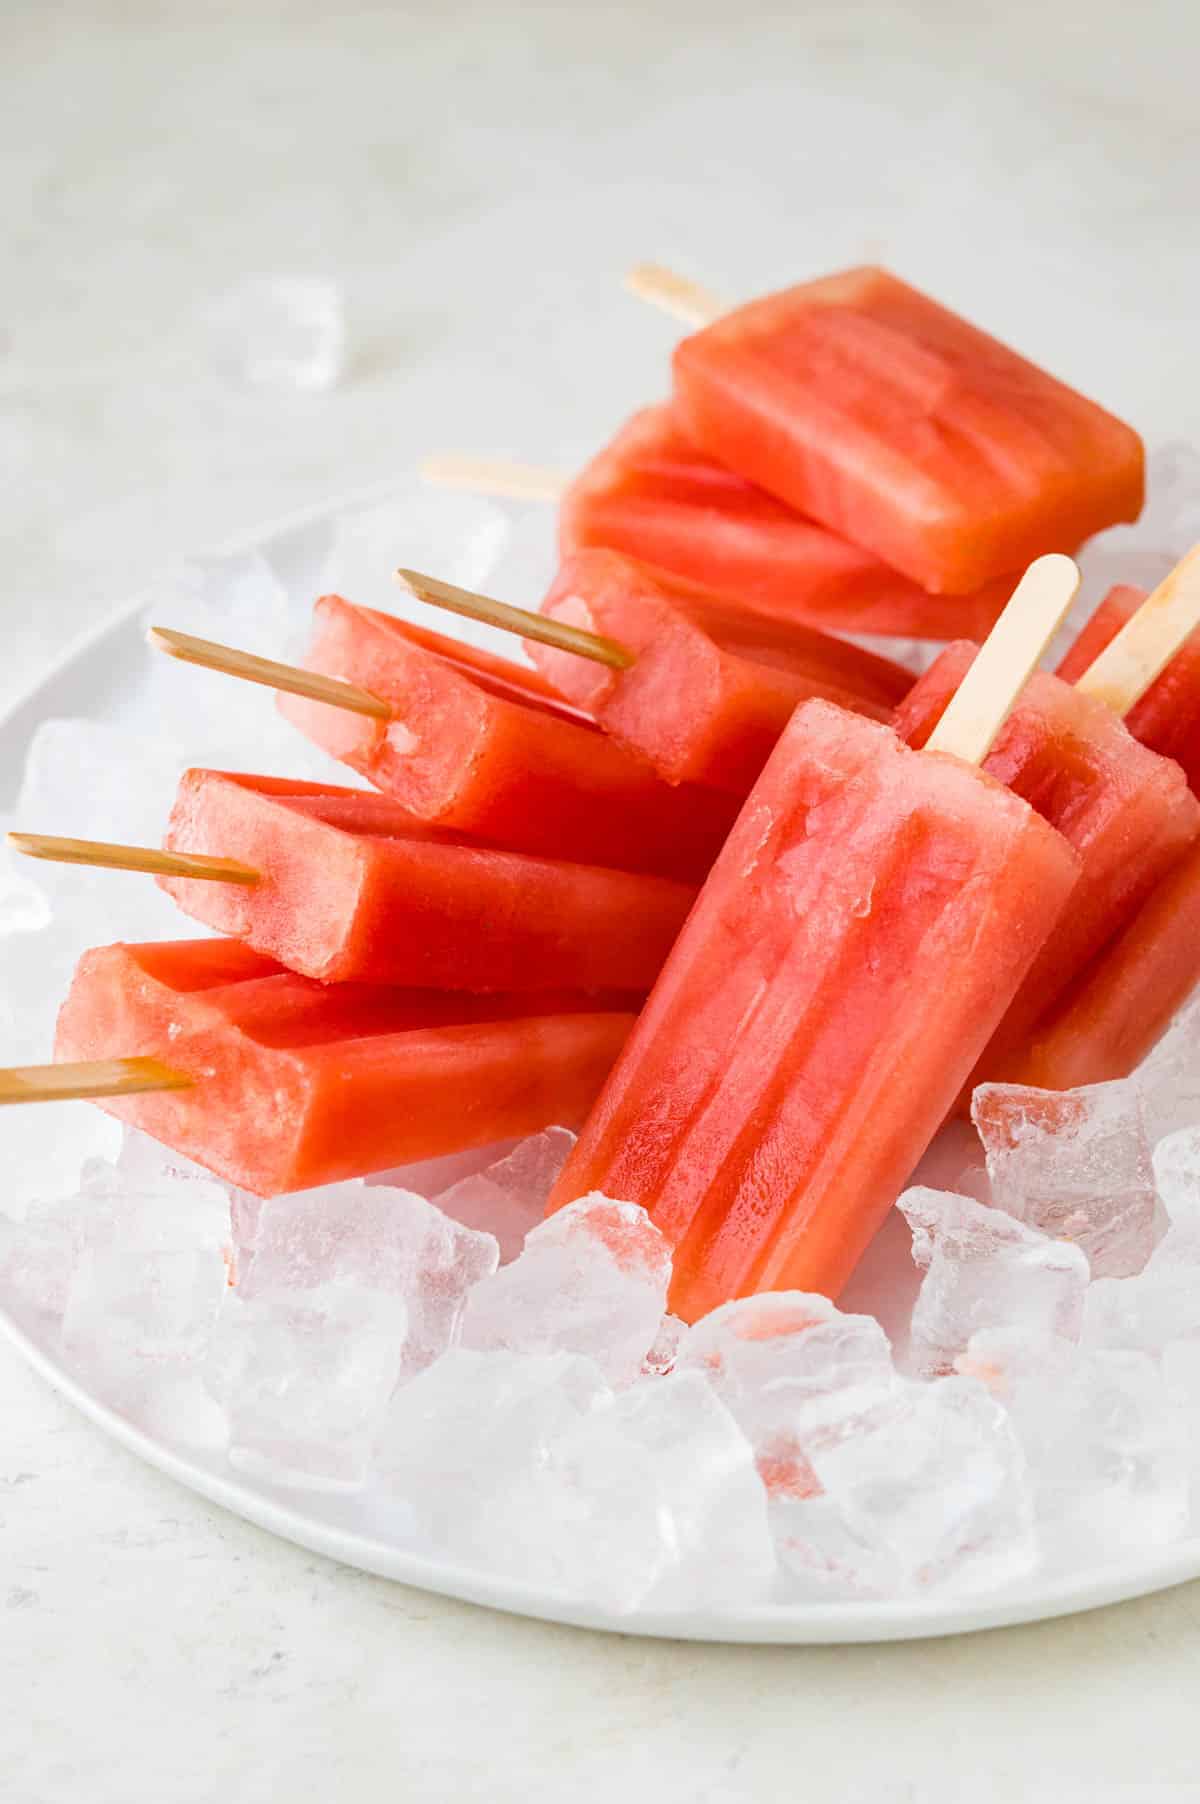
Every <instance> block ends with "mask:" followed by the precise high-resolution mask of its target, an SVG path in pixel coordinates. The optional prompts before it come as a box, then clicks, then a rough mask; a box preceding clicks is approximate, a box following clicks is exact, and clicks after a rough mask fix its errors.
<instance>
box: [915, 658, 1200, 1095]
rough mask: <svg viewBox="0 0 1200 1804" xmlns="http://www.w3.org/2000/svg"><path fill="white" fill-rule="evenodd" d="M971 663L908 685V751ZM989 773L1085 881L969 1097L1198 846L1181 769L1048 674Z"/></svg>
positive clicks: (949, 665)
mask: <svg viewBox="0 0 1200 1804" xmlns="http://www.w3.org/2000/svg"><path fill="white" fill-rule="evenodd" d="M976 655H977V649H976V647H975V646H973V645H968V644H956V645H951V646H948V647H947V648H946V650H945V651H944V652H943V653H942V655H941V657H940V658H939V659H938V660H937V662H936V663H935V664H933V665H932V666H931V667H930V669H929V670H928V671H927V672H926V673H925V675H924V676H923V677H922V678H921V679H920V681H919V682H918V683H917V684H916V685H915V687H914V688H913V690H912V692H911V694H910V695H909V696H908V698H907V699H906V700H905V701H904V702H903V703H902V704H901V707H900V709H899V710H898V713H897V716H896V730H897V732H898V733H899V734H900V736H901V738H903V739H904V740H905V741H906V742H907V743H908V744H910V745H915V746H921V745H924V744H925V742H926V740H927V739H928V737H929V734H930V732H931V731H932V730H933V728H934V725H935V723H936V722H937V721H938V720H939V719H940V718H941V716H942V714H943V711H944V709H945V708H946V706H947V705H948V703H949V701H950V698H951V697H952V696H953V695H954V694H955V693H956V692H957V690H958V687H959V685H960V683H961V682H962V680H963V678H964V677H965V675H966V673H967V672H968V671H969V670H970V669H971V667H972V665H973V663H974V660H975V657H976ZM984 768H985V769H986V770H987V771H988V772H989V773H990V774H991V775H992V776H994V777H995V778H996V779H997V781H999V782H1001V783H1004V784H1006V785H1007V786H1008V787H1009V788H1010V789H1012V790H1014V791H1015V793H1016V794H1018V795H1020V796H1023V797H1024V798H1025V800H1026V801H1027V802H1029V803H1030V804H1031V806H1033V807H1034V808H1036V809H1037V811H1038V813H1039V814H1041V815H1042V816H1043V817H1044V819H1046V820H1047V821H1049V822H1050V824H1051V825H1052V826H1054V827H1056V828H1057V829H1058V830H1059V832H1060V833H1062V834H1063V835H1064V837H1065V838H1066V839H1067V840H1068V841H1069V842H1070V844H1071V846H1072V847H1073V849H1074V850H1075V852H1076V854H1077V855H1078V857H1079V860H1080V881H1079V886H1078V889H1077V891H1076V893H1075V896H1074V897H1073V898H1072V903H1071V907H1070V908H1069V909H1068V910H1067V911H1066V912H1065V913H1064V914H1063V916H1062V917H1061V918H1060V920H1059V922H1058V924H1057V926H1056V927H1055V929H1054V931H1053V932H1052V933H1051V934H1050V935H1049V937H1048V938H1047V940H1046V943H1045V945H1044V946H1043V947H1042V950H1041V952H1040V953H1039V955H1038V957H1037V959H1036V960H1035V961H1034V964H1033V966H1032V968H1031V970H1030V972H1029V975H1028V977H1027V978H1026V980H1025V982H1024V983H1023V984H1022V986H1021V989H1020V991H1019V992H1018V994H1017V995H1016V996H1015V997H1014V998H1013V1001H1012V1003H1011V1005H1010V1007H1009V1009H1008V1010H1007V1012H1006V1014H1005V1018H1004V1020H1003V1022H1002V1023H1001V1024H1000V1026H999V1027H998V1029H997V1031H996V1033H995V1034H994V1035H993V1037H992V1039H991V1041H990V1042H989V1044H988V1046H987V1048H986V1049H985V1051H984V1052H983V1054H982V1056H981V1058H980V1060H979V1063H978V1065H977V1067H976V1069H975V1070H974V1072H973V1073H972V1075H971V1080H970V1082H971V1085H972V1086H974V1084H976V1083H981V1082H983V1081H985V1080H986V1079H989V1078H993V1077H997V1076H998V1075H999V1073H1000V1072H1001V1071H1002V1070H1006V1069H1007V1067H1008V1064H1009V1062H1010V1060H1011V1059H1012V1058H1013V1057H1014V1056H1015V1055H1016V1053H1017V1050H1018V1049H1019V1048H1020V1047H1021V1046H1022V1045H1023V1043H1024V1041H1025V1040H1026V1038H1027V1037H1028V1035H1029V1034H1030V1032H1031V1031H1032V1030H1033V1028H1034V1024H1035V1023H1036V1022H1037V1021H1038V1020H1039V1018H1040V1017H1041V1016H1042V1015H1043V1014H1045V1013H1046V1012H1047V1010H1049V1009H1050V1008H1051V1006H1052V1005H1053V1004H1054V1003H1055V1001H1056V1000H1057V998H1058V997H1059V996H1060V995H1061V994H1062V993H1063V991H1064V990H1066V989H1067V988H1068V987H1069V986H1070V985H1071V984H1072V983H1073V982H1074V981H1075V979H1076V978H1077V977H1078V976H1079V974H1080V973H1081V972H1082V971H1083V970H1084V968H1085V967H1086V966H1087V965H1088V964H1089V962H1090V961H1091V960H1092V959H1093V958H1094V957H1095V955H1096V954H1097V953H1098V952H1099V951H1100V950H1101V948H1102V947H1103V946H1104V945H1105V943H1106V942H1107V941H1108V940H1109V939H1111V938H1112V937H1113V935H1114V934H1117V933H1119V932H1120V931H1121V930H1122V928H1123V927H1124V926H1125V925H1126V924H1127V923H1128V922H1129V921H1130V920H1131V919H1132V918H1133V917H1134V915H1135V914H1136V913H1137V912H1138V910H1139V909H1140V908H1141V906H1142V904H1143V903H1144V902H1145V901H1146V900H1147V898H1148V897H1149V896H1150V895H1151V893H1152V892H1153V890H1154V889H1155V887H1156V885H1157V884H1158V883H1160V882H1161V881H1162V879H1163V878H1164V877H1165V876H1166V875H1167V873H1168V872H1169V871H1170V870H1172V869H1173V867H1174V866H1175V865H1176V864H1177V863H1178V861H1179V860H1180V858H1181V857H1183V855H1184V854H1185V853H1186V852H1187V850H1188V849H1189V847H1190V846H1191V845H1192V844H1193V843H1194V842H1195V840H1196V839H1197V836H1198V835H1200V805H1198V804H1197V802H1196V799H1195V797H1194V796H1193V795H1192V794H1191V792H1190V790H1189V789H1188V785H1187V781H1186V778H1185V777H1184V774H1183V772H1182V771H1181V770H1180V769H1179V767H1178V765H1176V764H1174V763H1172V762H1171V761H1170V760H1169V759H1166V758H1161V757H1159V756H1158V755H1157V754H1156V753H1154V752H1151V751H1149V750H1148V749H1147V748H1146V747H1145V746H1143V745H1140V744H1139V743H1138V742H1137V741H1136V740H1135V739H1134V738H1133V737H1132V736H1131V734H1130V733H1129V732H1128V731H1127V730H1126V728H1125V727H1124V725H1123V724H1122V722H1121V721H1120V719H1119V718H1118V717H1117V715H1115V714H1114V713H1113V712H1112V710H1111V709H1110V708H1108V707H1107V706H1105V704H1104V703H1102V702H1098V701H1094V700H1092V699H1091V698H1090V697H1089V696H1086V695H1083V694H1081V693H1080V692H1079V691H1078V690H1077V689H1074V688H1072V687H1071V686H1070V685H1069V684H1067V683H1064V682H1063V681H1062V680H1061V679H1060V678H1059V677H1055V676H1051V675H1049V674H1048V673H1045V672H1041V673H1039V674H1037V675H1035V676H1034V677H1032V678H1031V679H1030V681H1029V683H1028V684H1027V685H1026V688H1025V690H1024V692H1023V694H1022V696H1021V699H1020V702H1019V704H1018V705H1017V707H1016V708H1014V710H1013V712H1012V714H1011V715H1010V716H1009V719H1008V721H1007V722H1006V723H1005V726H1004V728H1003V730H1002V732H1001V733H1000V735H999V737H998V738H997V740H996V743H995V745H994V746H993V748H992V750H991V752H990V753H989V754H988V757H987V760H986V763H985V767H984Z"/></svg>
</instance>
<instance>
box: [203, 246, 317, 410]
mask: <svg viewBox="0 0 1200 1804" xmlns="http://www.w3.org/2000/svg"><path fill="white" fill-rule="evenodd" d="M208 325H209V330H210V333H211V336H212V339H213V345H214V350H215V353H216V356H217V359H218V361H219V364H220V366H221V368H222V370H223V372H224V373H225V374H226V375H227V376H228V377H230V378H232V379H233V380H235V381H238V382H243V383H246V384H248V385H249V386H250V387H253V388H274V389H290V390H293V391H296V390H299V391H306V390H323V389H330V388H333V387H335V386H336V384H337V383H338V382H339V381H340V380H341V376H342V372H343V369H344V367H345V361H346V324H345V317H344V306H343V301H342V292H341V289H340V288H339V287H338V285H337V283H336V282H331V281H328V280H326V279H324V278H323V277H319V276H288V275H278V276H266V275H264V276H251V277H248V278H247V279H246V280H245V281H243V282H240V283H238V285H237V286H236V287H235V288H233V289H231V290H230V291H229V292H228V293H227V294H225V295H223V296H222V297H221V299H220V300H218V301H216V302H215V303H214V304H213V305H212V306H211V307H210V308H209V310H208Z"/></svg>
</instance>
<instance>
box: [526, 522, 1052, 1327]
mask: <svg viewBox="0 0 1200 1804" xmlns="http://www.w3.org/2000/svg"><path fill="white" fill-rule="evenodd" d="M1077 581H1078V578H1077V573H1076V572H1075V571H1074V566H1073V565H1071V564H1070V562H1069V560H1067V559H1065V558H1047V559H1042V560H1040V561H1039V563H1038V564H1036V565H1034V566H1033V568H1032V569H1031V571H1030V572H1029V573H1028V574H1027V576H1026V578H1025V579H1024V580H1023V582H1022V584H1021V585H1020V587H1019V589H1018V592H1017V594H1016V595H1015V596H1014V598H1013V600H1012V602H1011V603H1010V606H1009V608H1008V609H1007V610H1006V612H1005V614H1004V616H1003V617H1002V619H1001V621H1000V623H999V625H998V626H997V628H996V630H995V632H994V633H993V634H992V636H991V639H990V640H989V643H988V654H987V656H985V657H983V658H981V659H980V660H979V662H978V664H977V665H976V669H975V672H974V673H973V680H972V682H971V683H970V684H965V685H964V686H963V688H962V689H961V690H960V691H959V695H958V698H957V700H956V705H955V708H954V710H953V711H952V712H948V713H947V715H946V717H945V719H944V721H943V723H942V727H941V730H940V733H939V735H938V736H937V737H936V738H935V740H934V741H932V742H931V749H928V750H926V751H923V752H922V751H914V750H912V749H910V748H909V747H907V746H905V745H904V744H903V742H902V741H901V740H900V739H899V738H898V737H897V736H896V734H895V733H894V732H892V731H891V729H890V728H888V727H883V726H880V725H878V724H877V723H875V722H873V721H867V720H864V719H862V718H861V717H858V716H855V715H851V714H847V713H845V712H843V711H842V710H840V709H838V708H835V707H833V706H831V705H830V704H828V703H826V702H820V701H813V702H808V703H805V704H804V705H803V706H802V707H800V708H799V709H798V710H797V711H796V713H795V715H794V716H793V718H792V720H791V722H790V724H789V726H788V727H787V729H786V731H785V732H784V734H783V735H782V737H781V738H780V740H779V743H778V745H777V746H776V748H775V751H774V753H773V754H772V757H771V759H770V761H769V763H768V764H767V766H766V769H765V770H764V771H763V773H762V776H761V777H760V778H759V781H758V783H757V784H756V785H755V788H754V790H753V791H752V793H751V795H750V797H749V799H748V800H747V802H746V805H745V807H744V809H743V811H742V813H741V815H740V817H739V819H738V823H737V826H736V827H735V829H734V831H733V833H732V834H731V836H730V838H729V841H728V842H727V844H726V846H725V849H724V851H723V853H722V855H721V857H720V859H719V860H718V861H717V864H716V865H715V866H714V868H713V871H712V874H711V875H710V877H709V879H708V881H707V883H706V884H705V886H704V888H703V890H702V891H701V894H700V898H699V900H698V902H697V904H696V907H695V908H694V910H693V911H692V914H691V915H690V917H689V919H688V923H687V925H686V927H685V928H684V930H683V933H682V934H681V935H680V938H679V939H678V941H677V942H676V945H675V948H674V950H673V952H672V953H671V956H670V958H669V959H668V960H667V963H666V965H665V967H664V969H663V973H662V975H661V977H660V978H659V980H658V983H657V984H656V985H655V988H654V990H653V991H652V992H651V995H650V1000H649V1002H648V1003H647V1005H646V1008H645V1010H644V1011H643V1013H642V1015H641V1017H640V1018H639V1021H638V1025H637V1027H636V1028H635V1030H634V1032H633V1034H632V1035H631V1037H630V1040H629V1042H628V1044H627V1046H626V1049H625V1051H624V1053H623V1054H622V1056H621V1058H620V1059H619V1060H618V1062H617V1065H616V1067H615V1068H614V1070H613V1073H612V1076H611V1077H610V1078H609V1080H608V1083H607V1084H606V1086H605V1088H604V1090H603V1092H602V1093H601V1096H600V1099H599V1101H598V1102H597V1104H596V1107H595V1108H594V1110H593V1111H592V1114H591V1115H590V1117H589V1119H588V1121H587V1124H586V1125H585V1127H584V1130H583V1134H582V1136H581V1138H580V1141H579V1143H578V1145H577V1147H576V1148H575V1151H574V1153H573V1154H572V1155H571V1157H570V1159H569V1160H568V1163H567V1166H566V1168H565V1170H564V1172H563V1174H562V1177H561V1179H560V1180H559V1183H558V1185H557V1186H556V1189H555V1191H554V1193H553V1196H552V1198H551V1207H552V1208H557V1207H561V1206H563V1205H565V1204H567V1203H569V1202H570V1201H572V1200H573V1199H574V1198H575V1197H577V1196H580V1195H582V1194H584V1193H585V1192H587V1191H589V1190H592V1189H599V1190H603V1191H604V1192H605V1193H606V1194H608V1195H610V1196H616V1197H621V1198H623V1199H626V1200H630V1201H634V1202H639V1203H642V1204H643V1205H644V1206H645V1207H646V1208H647V1209H648V1210H649V1212H650V1214H651V1216H652V1218H653V1219H654V1220H655V1222H656V1223H657V1224H658V1226H659V1227H660V1228H661V1229H662V1231H663V1232H664V1233H665V1234H666V1235H667V1237H668V1239H670V1240H671V1241H672V1242H673V1244H674V1246H675V1281H674V1290H673V1293H672V1308H673V1309H674V1310H675V1311H676V1312H677V1313H679V1314H680V1315H682V1316H683V1317H684V1318H685V1319H686V1320H695V1319H696V1318H697V1317H698V1316H700V1315H702V1314H704V1313H705V1312H706V1311H708V1310H709V1309H711V1308H713V1307H715V1306H716V1305H718V1304H719V1303H722V1302H725V1301H727V1300H728V1299H729V1298H730V1297H733V1296H737V1295H744V1294H748V1293H750V1292H753V1291H756V1290H765V1289H791V1288H795V1289H799V1290H809V1291H823V1292H825V1293H826V1294H829V1295H834V1294H836V1293H837V1291H838V1290H839V1289H840V1287H841V1286H842V1284H843V1283H844V1282H845V1280H846V1278H847V1277H848V1276H849V1273H850V1272H851V1270H852V1269H853V1267H854V1265H855V1263H856V1261H857V1259H858V1257H859V1255H860V1254H861V1253H862V1251H863V1249H864V1247H865V1246H866V1245H867V1243H868V1241H869V1240H870V1239H871V1237H872V1235H873V1234H874V1232H875V1230H876V1228H877V1227H878V1226H879V1224H880V1222H881V1220H882V1219H883V1216H884V1215H885V1214H886V1212H887V1210H888V1208H889V1207H890V1206H891V1203H892V1202H893V1200H894V1198H895V1196H896V1194H897V1191H898V1190H899V1188H900V1186H901V1185H902V1184H903V1182H904V1180H905V1179H906V1178H907V1176H908V1175H909V1173H910V1171H911V1170H912V1168H913V1166H914V1165H915V1164H916V1163H917V1161H918V1159H919V1158H920V1156H921V1154H922V1152H923V1151H924V1149H925V1147H926V1145H927V1144H928V1142H929V1140H930V1139H931V1138H932V1137H933V1135H934V1133H935V1132H936V1130H937V1128H938V1127H939V1126H940V1124H941V1121H942V1119H943V1117H944V1116H945V1114H946V1111H947V1110H948V1108H949V1107H950V1105H951V1103H952V1102H953V1100H954V1098H955V1096H956V1095H957V1093H958V1089H959V1086H960V1085H961V1083H962V1081H963V1078H964V1077H965V1076H966V1074H967V1072H968V1071H969V1070H970V1068H971V1066H972V1064H973V1063H974V1061H975V1059H976V1057H977V1056H978V1054H979V1052H980V1050H981V1049H982V1047H983V1045H984V1044H985V1042H986V1040H987V1038H988V1036H989V1034H990V1033H991V1032H992V1030H993V1029H994V1027H995V1026H996V1024H997V1022H998V1021H999V1020H1000V1019H1001V1017H1002V1015H1003V1013H1004V1011H1005V1009H1006V1008H1007V1007H1008V1005H1009V1003H1010V1001H1011V999H1012V997H1013V995H1014V994H1015V992H1016V990H1017V988H1018V987H1019V985H1020V983H1021V982H1022V980H1023V978H1024V976H1025V974H1026V972H1027V970H1028V968H1029V966H1030V964H1031V963H1032V961H1033V959H1034V957H1035V956H1036V954H1037V952H1038V950H1039V948H1040V946H1041V944H1042V942H1043V940H1044V939H1045V937H1046V934H1047V933H1048V932H1049V931H1050V929H1051V928H1052V926H1053V924H1054V922H1055V920H1056V919H1057V918H1058V916H1059V914H1060V913H1061V911H1062V909H1063V908H1064V906H1066V905H1067V903H1068V901H1069V898H1070V896H1071V893H1072V890H1073V888H1074V885H1075V881H1076V877H1077V874H1078V861H1077V859H1076V857H1075V855H1074V853H1073V852H1072V851H1071V849H1070V847H1069V846H1068V845H1067V844H1066V841H1065V840H1064V839H1063V838H1062V836H1061V835H1060V834H1058V833H1057V832H1056V831H1055V830H1054V829H1053V828H1052V827H1050V826H1049V825H1048V824H1047V822H1045V821H1044V820H1042V819H1041V818H1040V816H1038V814H1037V813H1036V812H1035V811H1034V810H1033V809H1032V808H1030V807H1029V805H1028V804H1027V803H1026V802H1024V801H1023V800H1021V798H1020V797H1018V796H1015V795H1013V794H1012V792H1011V791H1010V790H1007V789H1005V788H1004V787H1003V785H1001V784H999V783H997V782H996V781H995V780H994V779H993V778H991V777H989V776H988V775H987V774H986V773H984V772H982V771H980V770H979V769H978V768H977V765H978V762H979V760H980V758H982V757H983V756H984V755H985V753H986V751H987V749H988V747H989V745H990V743H991V739H992V738H993V737H994V734H995V732H996V731H997V730H998V728H999V726H1000V724H1002V722H1003V719H1004V717H1005V714H1006V713H1007V710H1008V707H1009V706H1010V705H1011V699H1012V696H1013V695H1015V694H1016V693H1017V692H1018V691H1019V689H1020V686H1021V684H1022V683H1023V681H1024V678H1025V676H1026V674H1027V673H1028V670H1029V669H1030V668H1031V666H1032V664H1033V662H1034V661H1035V660H1036V658H1037V657H1038V656H1039V655H1040V652H1041V650H1042V649H1043V647H1044V645H1045V643H1046V642H1047V640H1048V639H1049V636H1050V634H1051V633H1052V632H1053V630H1054V626H1055V624H1056V622H1057V620H1058V619H1059V618H1061V615H1062V613H1063V612H1065V610H1066V608H1067V606H1069V603H1070V598H1071V596H1072V595H1073V593H1074V590H1075V586H1076V584H1077Z"/></svg>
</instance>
